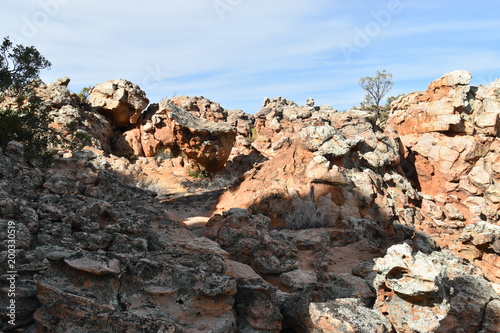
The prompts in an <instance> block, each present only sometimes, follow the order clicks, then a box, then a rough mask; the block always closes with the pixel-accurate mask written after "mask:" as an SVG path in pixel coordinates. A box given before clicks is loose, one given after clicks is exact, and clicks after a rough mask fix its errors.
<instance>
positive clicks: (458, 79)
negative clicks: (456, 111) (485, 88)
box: [429, 70, 472, 90]
mask: <svg viewBox="0 0 500 333" xmlns="http://www.w3.org/2000/svg"><path fill="white" fill-rule="evenodd" d="M471 79H472V74H471V73H469V72H467V71H464V70H458V71H453V72H449V73H446V74H445V75H443V76H442V77H441V78H439V79H437V80H434V81H433V82H432V83H431V84H430V85H429V90H431V89H436V88H440V87H453V86H457V85H462V86H466V85H469V84H470V81H471Z"/></svg>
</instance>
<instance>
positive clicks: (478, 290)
mask: <svg viewBox="0 0 500 333" xmlns="http://www.w3.org/2000/svg"><path fill="white" fill-rule="evenodd" d="M373 269H374V270H375V271H376V272H377V276H376V278H375V280H374V287H375V289H376V290H377V295H378V297H377V301H376V306H377V308H378V309H379V310H380V312H381V313H382V314H384V315H385V316H386V317H387V319H389V321H390V322H391V323H392V325H393V326H394V327H395V329H396V330H397V331H398V332H458V331H460V330H464V331H467V330H469V329H472V328H474V329H478V328H479V327H480V325H481V323H482V322H483V316H484V309H485V308H486V307H487V306H488V304H489V303H490V301H491V300H493V299H495V300H496V299H498V294H497V293H496V292H495V290H494V289H493V287H492V285H491V284H490V283H488V282H486V281H485V280H484V279H482V278H481V277H479V276H477V275H473V273H474V271H475V268H474V267H473V266H472V265H470V264H466V263H465V262H464V261H461V260H459V259H457V257H454V255H452V254H451V253H449V252H433V253H431V254H429V255H425V254H423V253H421V252H417V253H413V252H412V249H411V248H410V246H409V245H407V244H401V245H395V246H392V247H391V248H389V249H388V251H387V254H386V256H385V257H384V258H381V259H377V260H375V266H374V268H373ZM408 318H411V320H408Z"/></svg>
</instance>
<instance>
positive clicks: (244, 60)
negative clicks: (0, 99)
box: [0, 0, 500, 112]
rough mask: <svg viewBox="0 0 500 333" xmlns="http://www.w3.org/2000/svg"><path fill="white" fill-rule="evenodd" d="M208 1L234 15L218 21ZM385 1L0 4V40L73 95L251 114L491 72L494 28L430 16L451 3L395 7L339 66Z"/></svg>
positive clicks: (486, 21) (474, 18) (44, 0)
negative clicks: (99, 89)
mask: <svg viewBox="0 0 500 333" xmlns="http://www.w3.org/2000/svg"><path fill="white" fill-rule="evenodd" d="M216 1H225V3H229V4H233V5H232V7H230V10H226V11H224V12H223V15H222V19H221V15H220V14H221V12H220V11H219V12H217V9H216V8H215V7H214V3H215V4H216V3H217V2H216ZM391 1H394V0H387V1H383V2H370V3H369V4H367V3H366V1H360V0H351V1H349V2H345V1H343V2H340V1H337V0H335V1H332V0H315V1H310V0H273V1H264V0H252V1H250V0H183V1H164V2H153V1H145V2H140V3H138V2H123V1H117V0H108V1H96V0H87V1H77V0H26V1H22V2H21V1H17V2H7V3H6V4H3V5H2V12H1V13H0V30H1V31H3V32H4V33H5V34H6V35H7V34H10V35H16V36H17V37H20V38H21V39H22V40H20V41H21V42H22V43H23V44H30V45H31V44H33V45H35V46H36V47H37V48H38V49H39V50H40V52H41V53H42V54H44V55H45V56H46V57H47V58H48V59H49V60H50V61H51V62H52V63H53V66H52V69H51V70H50V71H47V72H44V73H43V75H42V77H43V78H44V79H45V80H46V81H51V80H55V79H56V78H57V77H60V76H64V75H67V76H69V77H70V78H72V83H71V86H70V87H72V89H74V90H79V89H81V88H82V87H83V86H88V85H93V84H96V83H99V82H102V81H105V80H110V79H115V78H125V79H129V80H131V81H133V82H135V83H137V84H139V85H141V86H142V87H143V88H144V89H145V90H146V92H147V93H148V96H150V97H151V99H152V100H153V101H157V100H158V99H160V98H161V97H163V96H165V95H169V94H171V93H172V91H173V90H177V92H178V93H181V94H182V93H189V94H191V93H195V94H200V95H201V94H202V95H205V96H206V97H208V98H210V99H213V100H215V101H217V102H220V103H221V104H222V105H223V106H225V107H228V108H243V109H245V110H246V111H251V112H254V111H256V110H257V109H258V108H259V107H260V104H261V101H262V99H263V98H264V97H265V96H269V97H273V96H274V95H276V94H281V95H284V96H285V97H287V98H290V99H297V102H298V103H300V102H301V100H302V99H304V96H307V97H309V96H311V97H315V98H316V99H317V100H318V101H319V100H321V101H324V102H323V103H328V104H332V106H334V107H337V108H341V109H344V108H349V107H351V106H353V105H355V104H357V103H358V102H359V100H360V98H362V95H363V92H362V91H361V90H360V88H359V86H358V83H357V82H358V78H359V77H362V76H367V75H371V74H374V73H375V72H376V70H377V69H382V68H386V69H388V70H389V71H390V72H393V74H394V79H395V80H396V81H399V82H402V84H404V85H405V87H406V86H407V85H410V84H414V85H415V86H416V88H415V89H416V90H418V89H420V87H422V86H423V87H424V88H425V87H426V86H427V84H428V83H429V82H430V80H432V79H435V78H437V77H439V76H441V75H442V74H444V73H445V72H446V71H448V70H453V69H462V68H463V69H467V70H470V71H472V72H473V74H475V73H474V72H476V71H477V72H478V73H479V74H478V75H480V76H486V77H487V76H488V74H487V73H488V71H490V72H492V71H493V72H495V70H496V71H497V73H498V65H497V64H498V63H499V62H498V60H499V59H498V56H496V54H498V51H499V50H498V45H499V44H500V43H498V39H499V37H498V35H497V33H496V32H497V31H498V28H499V23H498V20H497V19H495V18H493V17H485V15H479V14H478V12H474V11H471V10H469V9H466V8H464V9H463V13H461V12H454V13H453V14H450V15H448V16H443V17H436V16H433V15H434V14H435V15H444V14H443V13H444V10H445V9H446V8H448V7H449V8H453V9H454V10H455V11H457V9H456V6H455V5H454V3H452V2H451V1H444V2H440V3H439V4H435V2H434V1H420V2H418V3H410V2H408V1H407V0H400V1H401V3H402V4H403V5H404V10H403V12H401V13H400V14H398V15H394V16H393V17H391V22H390V24H389V25H388V26H384V27H382V28H383V29H380V33H379V34H376V35H375V36H373V37H371V39H370V42H369V43H367V45H366V46H363V47H360V48H359V50H358V52H357V53H356V54H354V56H353V57H352V59H350V61H346V59H345V57H344V54H343V53H342V50H341V48H340V46H341V45H343V43H344V44H345V43H350V44H352V43H353V38H355V34H356V29H364V28H365V27H366V24H367V23H369V22H372V21H374V20H375V19H374V16H373V12H374V11H380V10H384V9H386V8H387V6H388V5H389V3H390V2H391ZM54 4H56V5H57V6H56V5H54ZM51 5H52V7H51ZM452 6H454V7H452ZM476 7H478V6H476ZM476 7H475V8H476ZM491 11H492V12H494V10H493V9H492V10H491ZM44 13H45V16H47V18H48V20H46V22H45V21H44ZM465 18H466V19H465ZM33 27H34V29H33ZM30 28H31V30H30ZM462 34H463V35H465V36H468V37H467V38H468V39H467V43H465V42H464V43H461V41H462V40H463V39H464V38H460V37H461V35H462ZM472 37H474V38H472ZM442 40H445V41H447V42H448V43H449V44H450V45H442V44H443V42H442ZM495 45H496V46H495ZM307 97H305V98H307ZM239 101H241V105H240V104H239V103H238V102H239Z"/></svg>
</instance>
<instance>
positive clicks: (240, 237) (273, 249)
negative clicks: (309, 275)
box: [205, 208, 297, 276]
mask: <svg viewBox="0 0 500 333" xmlns="http://www.w3.org/2000/svg"><path fill="white" fill-rule="evenodd" d="M269 224H270V220H269V219H268V218H267V217H265V216H263V215H257V216H253V215H251V214H249V213H248V212H247V211H246V210H244V209H236V208H233V209H230V210H229V211H228V212H224V214H223V215H222V216H221V215H216V216H214V217H213V218H211V219H210V220H209V221H208V223H207V227H208V228H209V229H208V230H207V231H206V233H205V235H206V237H208V238H210V239H213V240H215V241H216V242H217V243H219V245H220V246H221V247H222V248H223V249H224V250H225V251H227V252H229V254H230V258H231V259H232V260H235V261H238V262H241V263H244V264H247V265H249V266H251V267H252V268H253V269H254V270H255V271H256V272H257V273H259V274H260V275H261V276H262V275H263V276H267V275H270V274H280V273H284V272H289V271H292V270H294V269H296V268H297V262H296V253H295V252H296V248H295V247H294V246H293V245H292V244H291V243H289V242H287V241H286V240H285V239H284V238H281V237H279V235H271V234H269Z"/></svg>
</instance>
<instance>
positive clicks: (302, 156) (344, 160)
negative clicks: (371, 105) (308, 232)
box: [218, 107, 419, 231]
mask: <svg viewBox="0 0 500 333" xmlns="http://www.w3.org/2000/svg"><path fill="white" fill-rule="evenodd" d="M295 108H297V107H295ZM272 112H275V111H272ZM276 112H277V111H276ZM274 119H276V118H274ZM287 119H288V118H287ZM260 120H261V122H260V124H261V126H265V124H264V123H263V122H262V118H260ZM286 121H292V120H289V119H288V120H286ZM258 122H259V121H258ZM292 122H293V125H291V126H290V127H287V129H286V130H283V131H282V132H284V133H282V132H276V133H275V134H274V136H273V137H274V140H275V141H274V144H273V145H272V147H269V148H270V149H266V148H265V147H264V148H263V149H264V151H265V152H266V153H269V152H270V151H271V150H272V151H273V152H272V153H271V154H272V155H270V157H271V158H270V160H269V161H267V162H264V163H262V164H261V165H259V166H258V167H257V168H256V169H255V170H252V171H251V172H248V173H247V174H246V175H245V176H244V177H245V179H244V181H243V182H242V184H241V185H240V186H239V188H238V190H235V191H232V192H226V193H224V194H223V196H222V197H221V199H220V201H219V204H218V208H219V209H220V210H221V211H222V210H227V209H229V208H230V207H241V208H248V209H250V210H252V211H253V212H258V213H263V214H264V215H266V216H268V217H270V218H271V220H272V222H273V225H287V226H288V227H292V228H297V229H301V228H309V227H321V226H323V227H324V226H335V225H337V224H339V223H341V222H342V220H344V219H350V218H367V219H371V220H374V221H378V222H379V223H380V225H381V226H382V228H383V229H387V230H388V231H390V229H391V225H392V221H396V220H397V221H400V222H401V223H406V224H409V225H411V224H412V223H413V219H414V216H415V214H416V211H415V208H414V206H413V204H414V203H413V201H414V200H416V201H418V200H419V196H418V194H417V192H416V191H415V190H414V189H413V187H412V186H411V184H410V183H409V182H408V181H407V179H406V178H405V177H404V176H402V174H401V173H402V172H400V170H399V167H398V164H399V161H400V150H401V149H402V147H401V146H400V143H399V141H398V138H397V136H395V135H393V134H392V133H390V132H387V133H384V132H382V131H380V130H379V129H376V128H375V127H374V119H373V117H372V115H370V114H369V113H366V112H361V111H349V112H331V111H329V112H327V111H324V112H323V111H318V114H313V115H312V116H311V117H310V118H304V119H302V118H301V119H300V120H293V121H292ZM262 128H265V129H264V130H263V131H264V132H265V131H268V130H270V129H269V128H267V126H265V127H261V130H262ZM293 131H295V132H293ZM282 135H284V136H282ZM288 135H290V136H288ZM262 136H263V134H262V133H260V134H259V139H258V140H257V141H258V142H256V145H255V146H256V147H258V148H260V147H262V144H263V141H262V139H260V138H261V137H262ZM280 137H281V138H280ZM292 138H293V139H292ZM259 141H260V142H259Z"/></svg>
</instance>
